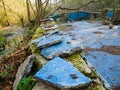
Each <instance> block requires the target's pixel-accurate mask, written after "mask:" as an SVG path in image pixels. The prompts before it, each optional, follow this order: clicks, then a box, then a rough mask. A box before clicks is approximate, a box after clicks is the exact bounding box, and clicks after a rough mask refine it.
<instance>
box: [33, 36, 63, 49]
mask: <svg viewBox="0 0 120 90" xmlns="http://www.w3.org/2000/svg"><path fill="white" fill-rule="evenodd" d="M61 41H62V37H61V36H56V35H46V36H43V37H41V38H38V39H35V40H33V41H32V42H37V43H38V44H37V47H38V48H44V47H47V46H51V45H54V44H56V43H59V42H61Z"/></svg>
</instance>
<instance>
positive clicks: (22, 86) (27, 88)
mask: <svg viewBox="0 0 120 90" xmlns="http://www.w3.org/2000/svg"><path fill="white" fill-rule="evenodd" d="M35 84H36V81H33V77H32V76H29V77H26V78H23V79H22V80H21V81H20V82H19V84H18V86H17V90H32V88H33V87H34V85H35Z"/></svg>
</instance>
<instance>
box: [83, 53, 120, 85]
mask: <svg viewBox="0 0 120 90" xmlns="http://www.w3.org/2000/svg"><path fill="white" fill-rule="evenodd" d="M85 58H86V59H87V61H88V62H89V63H90V64H91V65H92V66H93V67H94V68H95V69H96V70H97V72H98V73H99V74H100V75H101V76H102V77H103V80H104V82H107V83H108V84H109V85H110V86H111V87H114V86H119V85H120V55H113V54H109V53H105V52H102V51H91V52H89V54H88V55H86V56H85Z"/></svg>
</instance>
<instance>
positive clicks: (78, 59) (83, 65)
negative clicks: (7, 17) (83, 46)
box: [66, 53, 89, 74]
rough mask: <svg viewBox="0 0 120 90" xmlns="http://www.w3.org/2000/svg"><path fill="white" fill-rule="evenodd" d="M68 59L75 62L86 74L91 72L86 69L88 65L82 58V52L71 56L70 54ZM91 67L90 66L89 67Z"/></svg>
mask: <svg viewBox="0 0 120 90" xmlns="http://www.w3.org/2000/svg"><path fill="white" fill-rule="evenodd" d="M66 59H67V60H68V61H70V62H71V63H73V65H74V66H75V67H76V68H77V69H78V70H79V71H81V72H83V73H84V74H89V72H88V71H87V70H86V68H87V65H86V63H85V61H84V60H83V59H82V58H81V56H80V53H75V54H73V55H71V56H68V57H67V58H66ZM88 69H89V68H88Z"/></svg>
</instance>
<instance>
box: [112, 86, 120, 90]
mask: <svg viewBox="0 0 120 90" xmlns="http://www.w3.org/2000/svg"><path fill="white" fill-rule="evenodd" d="M112 90H120V86H115V87H113V88H112Z"/></svg>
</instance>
